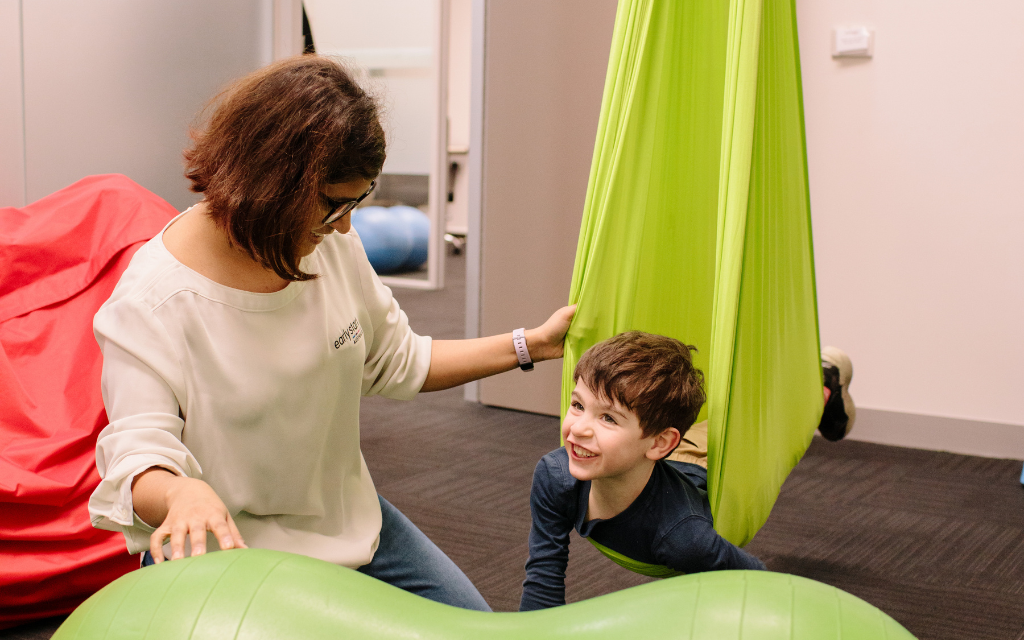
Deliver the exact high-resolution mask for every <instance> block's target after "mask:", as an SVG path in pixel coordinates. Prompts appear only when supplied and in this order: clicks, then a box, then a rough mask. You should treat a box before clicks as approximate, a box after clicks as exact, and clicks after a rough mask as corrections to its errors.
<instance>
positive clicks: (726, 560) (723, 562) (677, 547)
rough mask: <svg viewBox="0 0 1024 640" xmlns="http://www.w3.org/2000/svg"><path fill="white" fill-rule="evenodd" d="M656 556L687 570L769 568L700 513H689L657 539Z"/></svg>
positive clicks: (664, 561)
mask: <svg viewBox="0 0 1024 640" xmlns="http://www.w3.org/2000/svg"><path fill="white" fill-rule="evenodd" d="M655 556H656V557H657V558H658V560H659V562H661V563H662V564H664V565H665V566H668V567H671V568H673V569H675V570H676V571H682V572H684V573H700V572H702V571H717V570H720V569H753V570H760V571H766V570H767V567H765V566H764V563H763V562H761V561H760V560H758V559H757V558H756V557H754V556H753V555H751V554H749V553H747V552H746V551H744V550H743V549H740V548H739V547H737V546H736V545H734V544H732V543H731V542H729V541H728V540H726V539H725V538H723V537H722V536H720V535H718V532H717V531H715V529H714V527H713V526H712V524H711V521H709V520H708V519H707V518H703V517H701V516H689V517H687V518H684V519H683V520H681V521H680V522H678V523H677V524H676V525H675V526H674V527H672V528H671V529H670V530H669V531H668V532H667V533H666V534H665V535H664V536H662V538H661V540H660V541H659V542H658V543H657V548H656V549H655Z"/></svg>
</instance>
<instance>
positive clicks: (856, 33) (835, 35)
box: [832, 27, 875, 58]
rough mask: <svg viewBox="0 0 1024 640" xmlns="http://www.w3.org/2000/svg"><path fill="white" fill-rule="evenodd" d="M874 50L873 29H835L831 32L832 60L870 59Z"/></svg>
mask: <svg viewBox="0 0 1024 640" xmlns="http://www.w3.org/2000/svg"><path fill="white" fill-rule="evenodd" d="M874 49H875V31H874V29H868V28H867V27H836V28H835V29H833V30H832V57H833V58H870V57H872V55H874Z"/></svg>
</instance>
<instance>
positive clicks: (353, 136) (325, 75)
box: [185, 55, 385, 281]
mask: <svg viewBox="0 0 1024 640" xmlns="http://www.w3.org/2000/svg"><path fill="white" fill-rule="evenodd" d="M207 109H208V110H212V113H211V115H210V117H209V119H208V121H207V122H206V123H205V126H204V127H203V128H202V129H201V130H195V129H194V130H193V131H192V132H191V136H192V147H191V148H190V149H188V150H187V151H185V165H186V170H185V176H186V177H188V179H189V180H191V181H192V191H195V192H196V193H202V194H204V195H205V196H206V202H207V205H208V206H209V211H210V216H211V217H212V218H213V220H214V221H216V223H217V224H218V225H219V226H220V227H221V228H222V229H224V230H225V231H227V232H228V234H229V235H230V237H231V239H232V241H233V242H234V243H235V244H236V245H238V246H239V247H240V248H241V249H242V250H244V251H245V252H247V253H248V254H249V255H250V256H251V257H252V258H253V259H254V260H256V262H258V263H260V264H261V265H263V266H264V267H265V268H268V269H273V271H274V272H275V273H277V275H279V276H281V277H282V278H284V279H285V280H291V281H299V280H310V279H312V278H313V277H314V276H312V275H310V274H307V273H304V272H303V271H302V270H301V269H300V268H299V260H300V256H299V255H298V253H299V247H300V246H301V240H302V239H303V237H304V236H306V234H308V233H309V231H310V229H311V228H313V227H314V226H316V224H315V223H316V222H318V220H314V218H315V216H316V214H317V213H318V212H323V211H324V206H323V205H324V203H325V200H324V195H323V191H322V190H323V188H324V186H325V185H326V184H328V183H335V182H348V181H350V180H356V179H359V178H362V179H366V180H372V179H374V178H376V177H377V174H379V173H380V170H381V168H382V167H383V166H384V157H385V137H384V129H383V128H382V127H381V125H380V121H379V117H378V107H377V103H376V102H375V101H374V100H373V98H372V97H370V96H369V95H367V93H366V92H365V91H363V89H362V88H361V87H360V86H359V85H358V84H356V82H355V81H354V80H353V79H352V75H351V74H350V73H349V72H348V71H347V70H346V69H345V67H344V66H343V65H342V64H341V63H339V62H338V61H337V60H333V59H331V58H327V57H323V56H316V55H305V56H299V57H295V58H288V59H286V60H281V61H279V62H276V63H274V64H272V65H270V66H268V67H264V68H263V69H259V70H258V71H255V72H253V73H251V74H249V75H247V76H245V77H244V78H242V79H240V80H238V81H237V82H235V83H234V84H232V85H231V86H229V87H228V88H227V89H225V90H224V91H223V92H221V93H220V95H218V96H217V97H216V98H214V100H213V101H212V102H211V104H210V105H209V106H208V107H207Z"/></svg>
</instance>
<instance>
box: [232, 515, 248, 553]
mask: <svg viewBox="0 0 1024 640" xmlns="http://www.w3.org/2000/svg"><path fill="white" fill-rule="evenodd" d="M228 528H230V529H231V536H232V537H233V538H234V539H235V546H236V547H238V548H239V549H248V548H249V547H247V546H245V540H243V539H242V534H241V533H239V532H238V527H237V526H235V521H234V520H233V519H232V518H231V516H228Z"/></svg>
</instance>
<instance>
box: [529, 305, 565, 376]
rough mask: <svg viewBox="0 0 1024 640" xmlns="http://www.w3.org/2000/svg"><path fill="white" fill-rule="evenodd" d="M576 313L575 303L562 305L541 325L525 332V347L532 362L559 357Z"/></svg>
mask: <svg viewBox="0 0 1024 640" xmlns="http://www.w3.org/2000/svg"><path fill="white" fill-rule="evenodd" d="M575 313H576V305H569V306H568V307H562V308H561V309H559V310H558V311H556V312H554V313H553V314H551V317H550V318H548V319H547V321H545V322H544V324H542V325H541V326H539V327H537V328H536V329H531V330H530V331H527V332H526V347H527V348H528V349H529V350H530V358H532V359H533V361H534V362H541V361H543V360H552V359H554V358H561V357H562V352H563V343H564V342H565V334H566V333H567V332H568V331H569V323H570V322H572V317H573V314H575Z"/></svg>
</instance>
